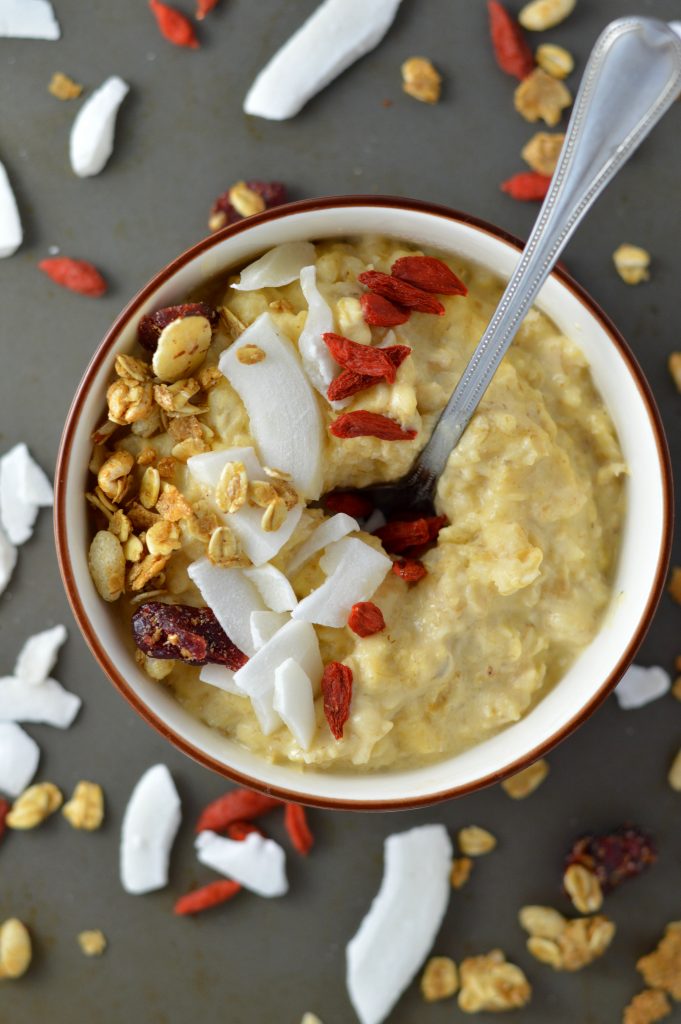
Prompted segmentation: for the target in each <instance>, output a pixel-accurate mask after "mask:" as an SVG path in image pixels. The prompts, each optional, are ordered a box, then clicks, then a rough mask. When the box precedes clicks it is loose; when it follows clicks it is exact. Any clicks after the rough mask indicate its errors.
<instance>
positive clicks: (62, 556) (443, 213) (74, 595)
mask: <svg viewBox="0 0 681 1024" xmlns="http://www.w3.org/2000/svg"><path fill="white" fill-rule="evenodd" d="M355 206H375V207H385V208H394V209H401V210H408V211H413V212H417V213H426V214H430V215H431V216H436V217H442V218H444V219H446V220H451V221H455V222H458V223H461V224H466V225H470V226H471V227H474V228H477V229H478V230H480V231H483V232H485V233H486V234H489V235H492V236H493V237H494V238H497V239H499V240H501V241H503V242H507V243H509V244H511V245H513V246H514V247H515V248H516V249H518V250H519V251H520V250H521V249H522V248H523V243H522V242H521V241H520V240H519V239H517V238H515V237H514V236H513V235H510V234H509V233H508V232H506V231H504V230H502V229H501V228H497V227H495V226H494V225H493V224H489V223H488V222H487V221H484V220H481V219H480V218H478V217H473V216H471V215H470V214H467V213H461V212H460V211H457V210H452V209H449V208H448V207H446V206H439V205H437V204H434V203H428V202H423V201H420V200H415V199H403V198H401V197H399V196H371V195H356V196H355V195H353V196H324V197H321V198H318V199H305V200H301V201H300V202H296V203H288V204H286V205H284V206H277V207H274V208H273V209H271V210H266V211H265V212H264V213H260V214H257V215H255V216H253V217H248V218H246V219H244V220H242V221H238V222H237V223H236V224H232V225H230V226H229V227H226V228H223V229H222V230H221V231H217V232H215V234H213V235H209V236H208V237H207V238H204V239H203V240H202V241H200V242H198V243H197V244H196V245H194V246H192V247H191V248H190V249H187V250H186V252H184V253H182V255H181V256H178V257H177V259H175V260H173V262H172V263H170V264H168V266H166V267H165V268H164V269H163V270H161V271H160V272H159V273H158V274H156V275H155V276H154V277H153V278H152V279H151V281H150V282H149V283H148V284H147V285H145V287H144V288H142V290H141V291H140V292H138V294H137V295H136V296H135V297H134V298H133V299H132V300H131V301H130V302H129V303H128V305H127V306H126V307H125V308H124V310H123V311H122V313H120V314H119V316H118V317H117V318H116V320H115V321H114V323H113V324H112V326H111V327H110V328H109V330H108V331H107V333H106V335H105V336H104V339H103V341H102V342H101V344H100V345H99V347H98V348H97V350H96V352H95V354H94V356H93V357H92V360H91V361H90V364H89V366H88V367H87V369H86V371H85V374H84V375H83V378H82V380H81V382H80V384H79V385H78V390H77V391H76V395H75V397H74V399H73V402H72V404H71V408H70V409H69V413H68V416H67V419H66V424H65V426H64V431H63V434H62V438H61V443H60V447H59V454H58V457H57V468H56V472H55V511H54V528H55V538H56V546H57V558H58V561H59V569H60V572H61V576H62V580H63V582H64V587H65V589H66V594H67V597H68V600H69V603H70V605H71V609H72V611H73V614H74V616H75V619H76V622H77V624H78V627H79V629H80V631H81V633H82V634H83V636H84V638H85V640H86V642H87V644H88V646H89V647H90V650H91V651H92V653H93V654H94V656H95V658H96V660H97V661H98V662H99V665H100V666H101V668H102V669H103V671H104V672H105V674H106V675H107V676H108V677H109V679H110V680H111V682H112V683H113V684H114V686H116V687H117V689H118V690H119V691H120V693H121V694H122V695H123V697H124V698H125V699H126V700H127V701H128V703H129V704H130V705H131V706H132V707H133V708H134V710H135V711H137V713H138V714H139V715H141V717H142V718H143V719H144V720H145V721H146V722H147V723H148V724H149V725H151V726H152V727H153V728H155V729H156V730H157V732H159V733H160V734H161V735H162V736H164V737H165V738H166V739H167V740H170V742H171V743H172V744H173V745H174V746H175V747H177V748H178V749H179V750H181V751H182V752H183V753H185V754H187V756H188V757H191V758H193V759H194V760H195V761H198V762H199V764H201V765H203V766H204V767H206V768H210V769H212V770H213V771H215V772H217V773H218V774H219V775H222V776H223V777H224V778H226V779H229V780H230V781H232V782H235V783H238V784H240V785H243V786H248V787H249V788H251V789H255V790H259V791H261V792H267V793H269V794H272V795H274V796H276V797H280V798H281V799H282V800H292V801H296V802H298V803H304V804H307V805H309V806H311V807H322V808H328V809H331V810H357V811H399V810H410V809H412V808H416V807H426V806H429V805H430V804H435V803H439V802H441V801H443V800H449V799H452V798H454V797H459V796H465V795H467V794H469V793H474V792H476V791H477V790H479V789H483V788H484V787H486V786H489V785H493V784H494V783H497V782H500V781H501V780H502V779H505V778H507V777H508V776H510V775H514V774H515V773H516V772H519V771H521V770H522V769H523V768H526V767H527V766H528V765H530V764H532V762H533V761H536V760H537V759H538V758H540V757H543V756H544V755H545V754H547V753H548V752H549V751H550V750H552V749H553V748H554V747H555V746H556V745H557V744H558V743H561V742H562V741H563V740H564V739H566V737H567V736H569V734H570V733H571V732H573V730H574V729H576V728H577V727H578V726H579V725H581V724H582V723H583V722H584V721H586V719H587V718H588V717H589V716H590V715H591V714H592V713H593V712H594V711H595V710H596V709H597V708H598V707H599V706H600V705H601V704H602V703H603V701H604V700H605V698H606V697H607V696H608V695H609V694H610V692H611V691H612V690H613V689H614V687H615V686H616V684H617V683H618V682H619V680H620V678H621V677H622V675H623V674H624V672H625V671H626V669H627V668H628V666H629V664H630V663H631V661H632V659H633V657H634V655H635V653H636V651H637V650H638V647H639V646H640V644H641V642H642V640H643V638H644V636H645V634H646V632H647V631H648V628H649V626H650V623H651V621H652V618H653V615H654V612H655V609H656V607H657V604H658V602H659V600H660V597H661V595H662V591H663V589H664V584H665V580H666V576H667V569H668V565H669V558H670V553H671V542H672V523H673V489H672V474H671V461H670V457H669V450H668V447H667V442H666V439H665V435H664V431H663V428H662V422H661V419H660V414H659V412H658V409H657V406H656V404H655V400H654V398H653V395H652V392H651V390H650V386H649V385H648V382H647V381H646V379H645V377H644V375H643V372H642V370H641V368H640V367H639V365H638V363H637V362H636V359H635V358H634V355H633V353H632V352H631V350H630V348H629V346H628V345H627V343H626V342H625V340H624V338H623V337H622V335H621V334H620V332H619V331H618V330H617V328H616V327H615V325H614V324H613V323H612V321H611V320H610V319H609V317H608V316H607V315H606V314H605V313H604V312H603V310H602V309H601V308H600V306H599V305H598V304H597V303H596V302H595V301H594V299H592V298H591V296H590V295H589V294H588V293H587V292H586V291H585V290H584V289H583V288H582V286H581V285H579V284H577V282H576V281H574V280H573V279H572V277H571V276H570V275H569V274H568V273H567V271H566V270H565V269H564V268H563V267H561V266H559V267H557V268H556V269H555V270H554V271H553V275H552V276H554V277H557V278H558V280H560V281H561V283H562V284H563V285H565V286H566V287H567V288H568V289H569V291H571V292H572V294H573V295H574V296H575V297H576V298H577V299H578V300H579V301H580V302H581V303H582V304H583V305H584V306H586V308H587V309H588V311H589V312H590V313H592V314H593V316H594V317H595V318H596V319H597V320H598V321H599V322H600V324H601V325H602V327H603V328H604V330H605V331H606V332H607V333H608V335H609V336H610V338H611V340H612V341H613V343H614V345H615V347H616V348H617V349H618V351H619V353H620V355H621V356H622V358H623V359H624V362H625V363H626V365H627V366H628V368H629V371H630V373H631V375H632V377H633V378H634V380H635V382H636V385H637V387H638V390H639V393H640V395H641V398H642V400H643V403H644V405H645V406H646V409H647V412H648V416H649V419H650V425H651V428H652V431H653V434H654V436H655V443H656V445H657V452H658V458H659V462H660V471H661V476H662V486H663V491H664V513H663V514H664V531H663V540H662V545H661V548H660V552H659V555H658V562H657V570H656V574H655V581H654V584H653V587H652V589H651V592H650V595H649V597H648V601H647V604H646V608H645V611H644V613H643V615H642V616H641V619H640V621H639V624H638V627H637V629H636V631H635V633H634V635H633V636H632V638H631V640H630V641H629V643H628V645H627V647H626V649H625V651H624V653H623V655H622V657H621V658H620V659H619V661H618V663H617V664H616V666H615V667H614V669H613V671H612V672H611V673H610V675H609V676H608V678H607V679H606V680H605V682H603V683H602V685H601V686H600V687H599V689H598V691H597V692H596V693H595V694H594V696H593V697H592V698H591V700H590V701H589V702H588V703H587V704H586V705H585V706H584V707H583V708H581V709H580V710H579V711H578V712H577V714H575V715H574V716H573V717H572V718H571V719H570V720H569V721H568V722H566V723H565V724H564V725H563V726H562V727H561V728H560V729H558V730H557V731H556V732H555V733H554V734H553V735H552V736H551V737H550V738H549V739H547V740H545V741H544V742H543V743H541V744H539V745H538V746H536V747H534V748H533V749H532V750H530V751H528V753H526V754H524V755H523V756H522V757H519V758H517V759H516V760H515V761H513V762H512V763H511V764H509V765H507V766H506V767H505V768H503V769H502V770H500V771H496V772H492V773H490V774H489V775H485V776H483V777H482V778H480V779H477V780H476V781H475V782H470V783H467V784H465V785H460V786H454V787H451V788H449V789H443V790H440V791H438V792H437V793H431V794H428V795H427V796H423V797H415V798H412V799H405V800H399V799H396V800H336V799H333V798H326V797H314V796H308V795H306V794H300V793H297V792H296V791H294V790H288V789H285V788H282V787H278V786H267V785H266V784H264V783H262V782H260V781H259V780H258V779H254V778H251V777H250V776H249V775H246V774H244V773H242V772H239V771H236V770H235V769H232V768H230V767H228V766H226V765H224V764H222V763H221V762H219V761H216V760H214V759H213V758H212V757H209V756H208V755H207V754H205V753H204V752H203V751H201V750H199V749H198V748H197V747H195V746H193V744H191V743H189V742H188V741H187V740H185V739H183V738H182V737H181V736H179V735H178V734H177V733H176V732H174V731H173V730H172V729H170V728H169V727H168V726H167V725H166V724H165V722H163V721H162V719H160V718H158V716H157V715H156V714H154V713H153V712H152V711H151V710H150V709H149V708H148V707H147V706H146V705H145V704H144V703H143V702H142V701H141V700H140V698H139V697H138V696H137V695H136V694H135V693H134V692H133V690H132V689H131V687H130V686H129V685H128V683H127V682H126V681H125V679H124V678H123V677H122V675H121V674H120V672H119V671H118V669H117V668H116V666H115V665H114V664H113V662H112V661H111V660H110V658H109V656H108V654H107V652H106V651H105V650H104V648H103V647H102V645H101V644H100V642H99V640H98V638H97V636H96V635H95V632H94V629H93V628H92V625H91V623H90V620H89V617H88V615H87V613H86V611H85V608H84V607H83V603H82V601H81V599H80V595H79V593H78V589H77V586H76V582H75V577H74V573H73V568H72V565H71V558H70V554H69V549H68V543H67V535H66V516H65V502H66V479H67V475H68V467H69V461H70V456H71V448H72V444H73V437H74V434H75V430H76V426H77V423H78V418H79V414H80V411H81V408H82V405H83V402H84V399H85V395H86V394H87V392H88V390H89V388H90V385H91V382H92V379H93V377H94V376H95V375H96V373H97V371H98V370H99V368H100V366H101V364H102V362H103V361H104V360H105V359H106V358H107V357H108V355H109V350H110V349H111V348H112V346H113V345H114V344H115V342H116V340H117V338H118V335H119V333H120V331H121V330H122V329H123V327H124V326H125V325H126V324H127V323H128V322H129V320H131V319H132V318H133V317H134V316H135V314H136V313H137V312H138V311H139V309H140V307H141V306H142V305H143V304H144V302H145V301H146V299H147V298H148V296H149V295H150V294H151V293H152V292H153V291H155V290H156V289H157V288H158V287H159V286H160V285H162V284H163V283H164V282H166V281H167V280H168V278H170V277H171V276H172V275H173V274H175V273H176V272H177V271H178V270H179V269H180V268H181V267H183V266H185V265H186V264H187V263H188V262H190V261H191V260H193V259H194V258H195V257H197V256H199V255H200V254H201V253H203V252H206V251H207V250H209V249H211V248H213V246H215V245H216V244H217V243H218V242H220V241H222V239H224V238H228V237H232V236H233V235H237V234H240V233H241V232H242V231H247V230H250V228H252V227H253V226H255V225H257V224H263V223H265V222H268V221H274V220H279V219H280V218H282V217H284V218H285V217H288V216H289V215H290V214H292V213H304V212H309V211H315V210H323V209H329V208H334V207H355ZM303 778H304V776H301V781H302V779H303Z"/></svg>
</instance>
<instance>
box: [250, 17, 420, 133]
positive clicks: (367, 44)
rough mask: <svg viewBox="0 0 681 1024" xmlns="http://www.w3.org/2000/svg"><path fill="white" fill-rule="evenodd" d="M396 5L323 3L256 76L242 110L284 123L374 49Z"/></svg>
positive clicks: (389, 23)
mask: <svg viewBox="0 0 681 1024" xmlns="http://www.w3.org/2000/svg"><path fill="white" fill-rule="evenodd" d="M399 6H400V0H372V2H371V4H368V5H367V4H366V3H364V0H324V3H322V4H320V5H319V7H318V8H317V9H316V10H315V11H314V12H313V14H312V15H311V16H310V17H309V18H308V19H307V21H305V22H304V23H303V25H301V27H300V28H299V29H298V31H297V32H295V33H294V35H292V36H291V38H290V39H289V40H288V41H287V42H286V43H284V45H283V46H282V47H281V49H280V50H278V51H277V53H275V55H274V56H273V57H272V58H271V60H270V61H269V63H268V64H267V65H266V66H265V67H264V68H263V70H262V71H261V72H260V73H259V75H258V76H257V78H256V79H255V82H254V83H253V85H252V86H251V88H250V89H249V91H248V95H247V96H246V99H245V100H244V111H245V112H246V113H247V114H254V115H255V116H257V117H266V118H269V119H271V120H274V121H283V120H286V119H287V118H289V117H294V116H295V115H296V114H297V113H298V111H299V110H301V109H302V107H304V106H305V104H306V103H307V101H308V100H309V99H311V97H312V96H314V95H315V94H316V93H318V92H320V91H321V90H322V89H324V88H325V87H326V86H327V85H328V84H329V83H330V82H332V81H333V80H334V78H337V77H338V75H340V74H341V73H342V72H343V71H345V69H346V68H348V67H350V65H351V64H354V62H355V61H356V60H359V58H360V57H363V56H364V54H365V53H368V52H369V51H370V50H373V49H374V47H375V46H378V44H379V43H380V41H381V39H382V38H383V36H384V35H385V33H386V32H387V31H388V29H389V28H390V26H391V24H392V22H393V19H394V17H395V15H396V13H397V9H398V7H399Z"/></svg>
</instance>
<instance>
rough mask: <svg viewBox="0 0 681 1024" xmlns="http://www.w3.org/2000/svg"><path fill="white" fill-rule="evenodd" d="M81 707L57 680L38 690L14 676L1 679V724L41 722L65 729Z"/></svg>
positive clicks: (42, 684)
mask: <svg viewBox="0 0 681 1024" xmlns="http://www.w3.org/2000/svg"><path fill="white" fill-rule="evenodd" d="M82 703H83V702H82V701H81V699H80V697H77V696H76V694H75V693H69V691H68V690H65V689H64V687H63V686H62V685H61V683H58V682H57V680H56V679H46V680H45V682H44V683H39V684H38V685H37V686H30V685H28V684H27V683H26V682H25V681H24V680H23V679H15V678H14V676H5V677H4V678H1V679H0V722H42V723H44V724H45V725H54V726H56V727H57V728H58V729H68V727H69V726H70V725H71V722H72V721H73V720H74V718H75V717H76V715H77V714H78V711H79V709H80V706H81V704H82Z"/></svg>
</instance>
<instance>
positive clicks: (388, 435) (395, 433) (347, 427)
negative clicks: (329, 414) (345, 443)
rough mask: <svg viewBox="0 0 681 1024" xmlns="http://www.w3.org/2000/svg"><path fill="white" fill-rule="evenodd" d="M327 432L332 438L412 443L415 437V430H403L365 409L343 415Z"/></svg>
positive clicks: (386, 418)
mask: <svg viewBox="0 0 681 1024" xmlns="http://www.w3.org/2000/svg"><path fill="white" fill-rule="evenodd" d="M329 430H330V431H331V433H332V434H333V436H334V437H378V438H380V440H381V441H412V440H413V439H414V438H415V437H416V431H415V430H404V429H403V428H402V427H401V426H400V425H399V423H396V422H395V420H391V419H389V418H388V417H387V416H382V415H381V414H380V413H378V412H369V411H368V410H367V409H357V410H356V411H355V412H346V413H343V415H342V416H339V417H338V419H337V420H334V421H333V423H332V424H331V425H330V427H329Z"/></svg>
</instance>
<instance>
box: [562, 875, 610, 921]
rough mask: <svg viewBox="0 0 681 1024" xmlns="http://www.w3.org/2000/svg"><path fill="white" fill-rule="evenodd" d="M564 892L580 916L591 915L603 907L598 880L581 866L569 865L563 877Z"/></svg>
mask: <svg viewBox="0 0 681 1024" xmlns="http://www.w3.org/2000/svg"><path fill="white" fill-rule="evenodd" d="M563 885H564V886H565V891H566V892H567V894H568V896H569V897H570V899H571V900H572V905H573V906H574V908H575V910H578V911H579V913H580V914H593V913H595V912H596V911H597V910H600V909H601V907H602V906H603V892H602V890H601V884H600V882H599V881H598V878H597V877H596V875H594V873H593V872H592V871H587V869H586V868H585V867H583V866H582V865H581V864H571V865H570V866H569V868H568V869H567V870H566V872H565V874H564V875H563Z"/></svg>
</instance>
